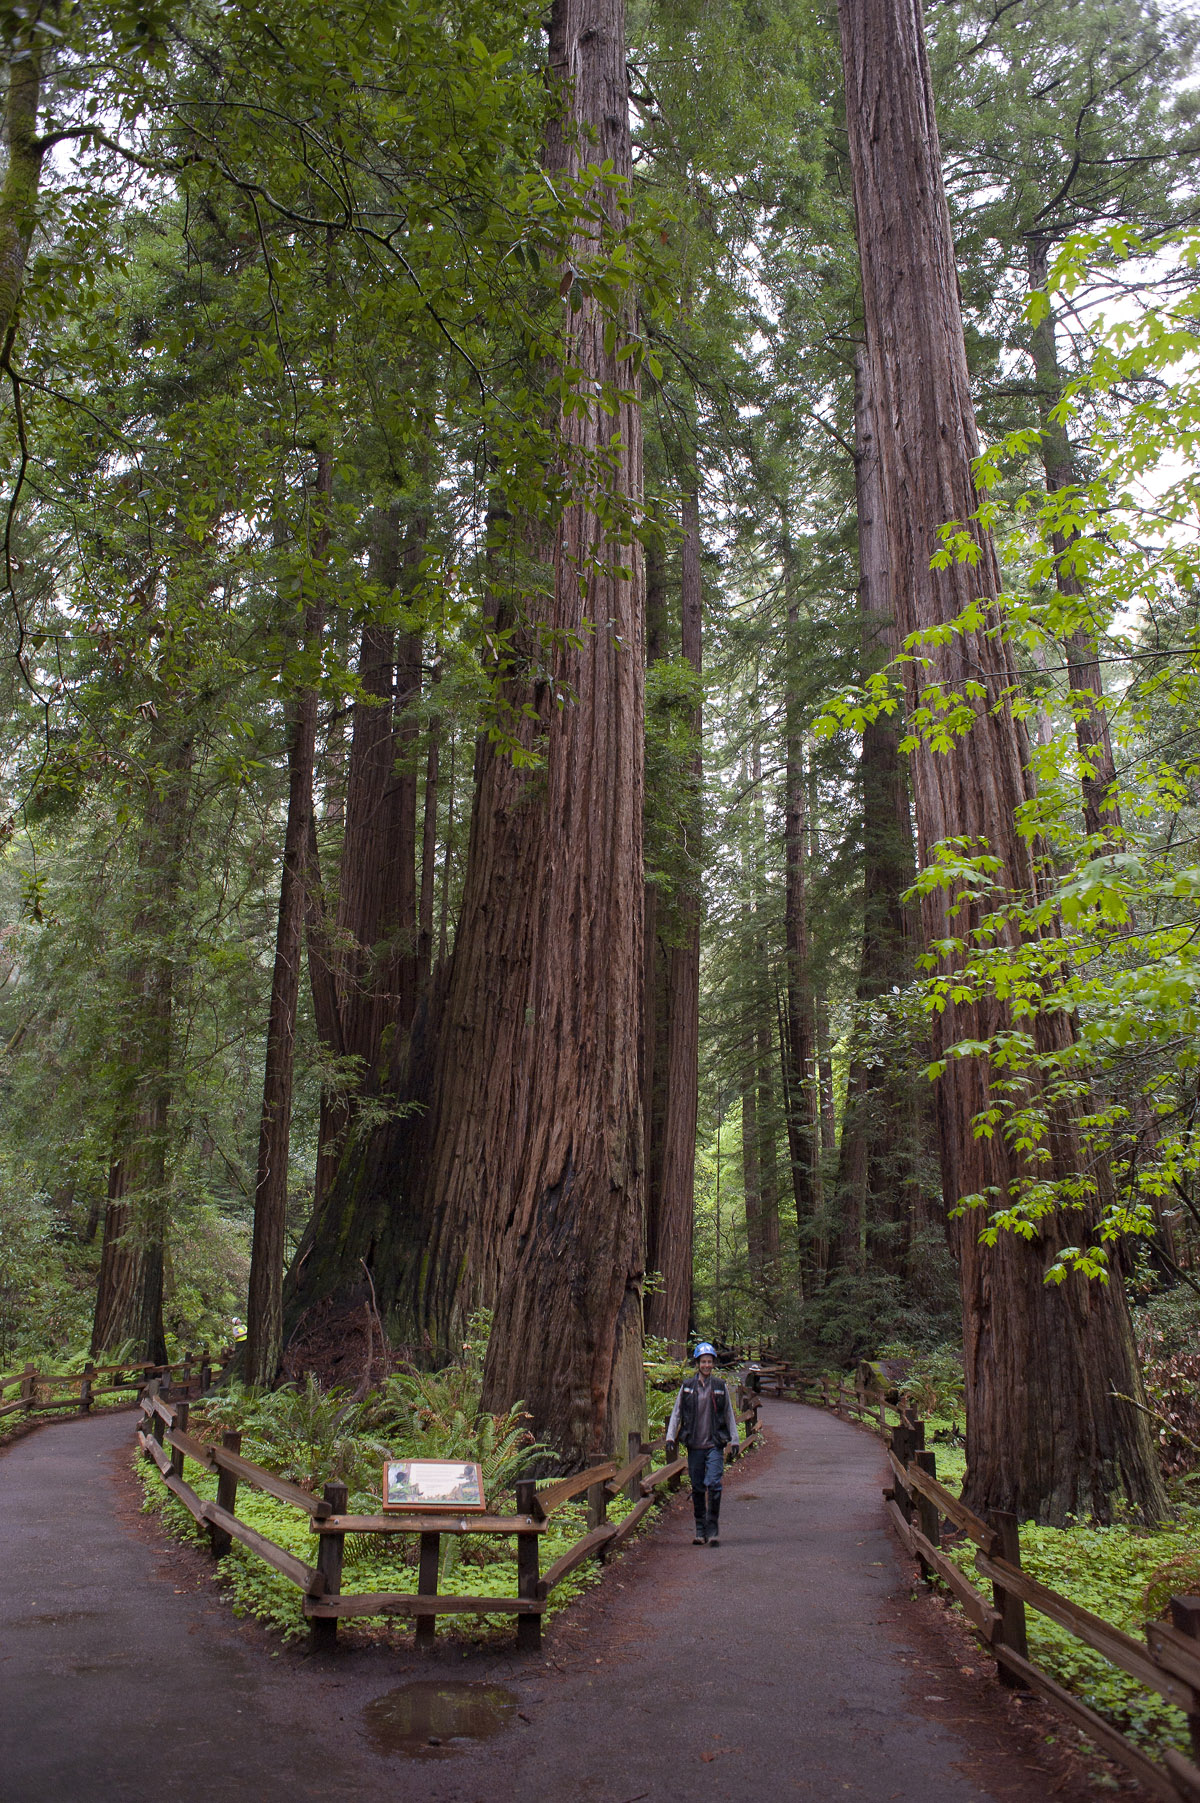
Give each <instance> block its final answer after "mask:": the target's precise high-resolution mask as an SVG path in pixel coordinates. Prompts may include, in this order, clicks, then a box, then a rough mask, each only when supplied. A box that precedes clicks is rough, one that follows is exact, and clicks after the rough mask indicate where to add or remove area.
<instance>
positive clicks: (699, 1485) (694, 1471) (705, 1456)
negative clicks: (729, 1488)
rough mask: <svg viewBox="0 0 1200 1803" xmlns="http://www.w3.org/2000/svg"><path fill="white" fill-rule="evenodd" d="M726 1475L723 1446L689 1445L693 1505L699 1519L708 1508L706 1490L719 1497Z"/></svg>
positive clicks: (689, 1473)
mask: <svg viewBox="0 0 1200 1803" xmlns="http://www.w3.org/2000/svg"><path fill="white" fill-rule="evenodd" d="M724 1475H725V1454H724V1452H723V1451H722V1449H721V1447H719V1446H689V1447H688V1476H689V1478H690V1479H691V1480H692V1507H693V1508H694V1510H695V1511H696V1518H697V1520H700V1519H702V1518H703V1517H704V1515H705V1514H706V1513H707V1510H708V1505H707V1503H706V1501H705V1496H704V1492H705V1491H706V1490H708V1491H709V1492H710V1493H711V1494H712V1495H713V1496H714V1497H719V1496H720V1494H721V1479H722V1478H723V1477H724Z"/></svg>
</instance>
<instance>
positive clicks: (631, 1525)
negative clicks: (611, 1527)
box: [604, 1496, 658, 1558]
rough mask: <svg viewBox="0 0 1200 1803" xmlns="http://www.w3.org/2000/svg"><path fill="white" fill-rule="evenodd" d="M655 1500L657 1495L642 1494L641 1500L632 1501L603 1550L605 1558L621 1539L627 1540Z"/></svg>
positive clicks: (612, 1551)
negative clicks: (632, 1503)
mask: <svg viewBox="0 0 1200 1803" xmlns="http://www.w3.org/2000/svg"><path fill="white" fill-rule="evenodd" d="M657 1500H658V1499H657V1497H654V1496H643V1498H642V1500H641V1502H639V1503H634V1505H633V1507H632V1509H630V1511H629V1513H628V1515H627V1516H626V1517H625V1519H624V1521H621V1522H618V1523H617V1527H616V1530H615V1532H614V1534H613V1537H612V1539H611V1540H610V1541H609V1543H608V1545H607V1547H606V1548H605V1550H604V1556H605V1558H607V1557H608V1555H609V1553H615V1552H616V1550H617V1548H618V1547H619V1546H620V1544H621V1542H622V1541H623V1540H628V1538H629V1536H630V1535H631V1534H632V1533H633V1530H634V1529H635V1528H636V1527H637V1525H638V1523H639V1522H640V1521H642V1520H644V1519H645V1517H646V1516H647V1515H648V1514H649V1512H650V1510H651V1509H652V1508H653V1507H654V1505H655V1503H656V1502H657Z"/></svg>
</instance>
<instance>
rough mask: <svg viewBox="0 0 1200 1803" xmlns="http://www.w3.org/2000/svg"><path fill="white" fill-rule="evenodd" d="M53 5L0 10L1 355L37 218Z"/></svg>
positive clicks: (8, 336)
mask: <svg viewBox="0 0 1200 1803" xmlns="http://www.w3.org/2000/svg"><path fill="white" fill-rule="evenodd" d="M56 10H57V9H55V8H41V7H36V6H34V7H30V8H28V9H25V8H22V9H20V10H18V9H17V8H16V7H14V8H12V10H11V11H10V12H9V13H8V14H7V16H6V29H5V32H4V37H5V52H6V58H7V62H8V92H7V94H6V95H5V99H4V145H5V149H6V151H7V162H6V164H5V169H4V182H3V186H0V352H2V353H3V355H4V357H5V358H7V356H8V351H9V345H10V342H11V338H12V334H13V332H14V331H15V330H16V323H17V307H18V305H19V303H20V299H21V292H22V290H23V288H24V286H25V266H26V263H27V262H28V260H29V246H30V244H31V243H32V242H33V234H34V230H35V228H36V226H37V221H38V188H39V186H40V183H41V179H42V163H43V161H44V159H45V155H46V145H45V143H44V141H43V140H42V139H41V138H40V137H39V136H38V129H37V126H38V108H39V106H40V105H41V98H42V65H43V60H44V58H45V54H46V50H47V47H48V45H49V44H50V42H51V38H50V36H49V34H48V32H47V31H46V29H45V27H46V26H47V25H49V24H50V18H49V17H47V14H52V13H53V12H55V11H56Z"/></svg>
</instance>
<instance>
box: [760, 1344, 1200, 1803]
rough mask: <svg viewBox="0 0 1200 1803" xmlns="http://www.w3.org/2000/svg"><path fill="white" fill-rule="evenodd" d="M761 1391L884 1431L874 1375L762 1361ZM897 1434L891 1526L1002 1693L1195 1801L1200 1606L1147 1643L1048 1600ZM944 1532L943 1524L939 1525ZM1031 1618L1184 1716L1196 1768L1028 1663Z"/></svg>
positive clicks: (904, 1426) (1013, 1528) (1002, 1522)
mask: <svg viewBox="0 0 1200 1803" xmlns="http://www.w3.org/2000/svg"><path fill="white" fill-rule="evenodd" d="M757 1375H758V1376H759V1377H760V1379H761V1384H760V1388H761V1390H763V1391H767V1392H768V1393H770V1394H774V1395H776V1396H780V1397H782V1398H783V1399H784V1400H785V1401H809V1402H814V1403H821V1404H823V1405H824V1406H825V1407H827V1408H830V1409H833V1410H834V1411H837V1412H843V1413H847V1414H852V1415H857V1416H858V1417H859V1419H860V1420H861V1421H862V1422H863V1423H864V1424H865V1425H868V1426H871V1427H873V1428H875V1431H876V1432H878V1431H880V1429H879V1423H880V1422H882V1421H883V1420H884V1416H883V1414H882V1412H881V1411H882V1409H883V1406H884V1392H883V1390H882V1387H881V1386H880V1385H879V1384H878V1383H877V1382H873V1381H872V1378H871V1367H870V1366H862V1365H860V1367H859V1371H858V1376H857V1379H856V1381H855V1383H854V1385H852V1386H851V1385H849V1384H847V1383H845V1382H844V1381H834V1380H832V1379H829V1378H816V1377H813V1376H811V1375H809V1376H806V1375H805V1374H804V1373H802V1372H799V1371H797V1370H796V1369H795V1368H794V1367H792V1366H788V1365H785V1364H784V1363H783V1362H782V1361H774V1362H767V1361H764V1362H763V1368H762V1370H761V1372H760V1373H758V1374H757ZM897 1412H898V1413H900V1415H901V1419H900V1421H899V1423H898V1424H897V1425H895V1426H894V1427H891V1428H887V1427H886V1426H885V1427H884V1429H883V1433H884V1438H885V1439H886V1441H887V1456H888V1463H889V1465H890V1466H891V1472H892V1482H891V1484H890V1485H888V1487H887V1488H886V1489H885V1490H884V1493H883V1495H884V1505H885V1507H886V1509H887V1513H888V1518H889V1520H890V1521H891V1523H892V1525H893V1527H894V1528H895V1530H896V1532H897V1534H898V1535H899V1538H900V1542H901V1544H902V1545H903V1547H904V1548H905V1550H906V1552H908V1553H909V1554H910V1555H911V1556H912V1557H913V1558H915V1559H916V1560H917V1562H918V1564H919V1566H920V1568H921V1574H922V1577H923V1578H925V1579H926V1580H927V1581H928V1580H930V1579H933V1578H940V1579H941V1581H942V1582H943V1583H944V1584H945V1585H946V1586H947V1588H948V1589H949V1590H950V1592H951V1593H952V1595H953V1596H954V1597H955V1598H956V1599H957V1601H958V1602H959V1603H960V1604H961V1605H962V1608H963V1612H964V1614H965V1615H966V1616H967V1619H968V1620H969V1621H970V1622H971V1624H972V1626H973V1627H974V1628H975V1630H976V1632H977V1633H978V1634H979V1635H980V1637H981V1638H982V1640H983V1641H984V1642H985V1644H986V1645H987V1646H988V1648H989V1649H990V1651H991V1653H992V1655H993V1657H994V1658H995V1660H996V1675H997V1677H998V1678H999V1680H1000V1682H1001V1683H1002V1684H1005V1685H1008V1686H1010V1687H1015V1688H1021V1689H1029V1690H1033V1691H1036V1692H1037V1693H1038V1694H1039V1695H1040V1696H1042V1697H1043V1698H1044V1699H1045V1700H1046V1701H1047V1702H1048V1703H1051V1704H1052V1705H1053V1706H1054V1707H1055V1708H1056V1709H1058V1710H1059V1712H1060V1713H1061V1714H1063V1715H1065V1716H1066V1717H1067V1718H1068V1719H1069V1720H1070V1721H1071V1722H1073V1723H1074V1724H1075V1726H1076V1727H1078V1728H1081V1729H1082V1730H1083V1732H1084V1733H1085V1734H1087V1735H1088V1736H1089V1737H1090V1738H1091V1739H1092V1740H1093V1741H1094V1742H1095V1743H1096V1745H1097V1746H1099V1747H1102V1748H1103V1749H1104V1751H1105V1752H1106V1753H1107V1754H1108V1755H1109V1756H1110V1758H1112V1759H1115V1760H1116V1761H1117V1762H1118V1763H1119V1764H1121V1765H1123V1766H1124V1767H1125V1768H1126V1770H1127V1771H1129V1772H1131V1773H1132V1774H1133V1776H1134V1777H1135V1778H1136V1779H1137V1780H1138V1781H1139V1783H1141V1784H1143V1785H1144V1786H1145V1787H1146V1789H1147V1791H1149V1792H1150V1794H1151V1795H1152V1796H1155V1797H1161V1798H1162V1799H1164V1803H1200V1763H1194V1762H1200V1597H1184V1596H1175V1597H1172V1598H1171V1613H1172V1622H1171V1623H1170V1624H1169V1625H1168V1624H1167V1623H1165V1622H1147V1623H1146V1624H1145V1640H1144V1642H1143V1641H1140V1640H1136V1639H1135V1638H1134V1637H1133V1635H1131V1634H1127V1633H1126V1632H1125V1631H1124V1629H1122V1628H1118V1627H1115V1626H1114V1625H1113V1624H1112V1623H1111V1622H1107V1621H1105V1620H1103V1618H1102V1617H1100V1616H1098V1615H1093V1614H1092V1613H1091V1611H1090V1610H1088V1609H1084V1608H1082V1607H1081V1606H1080V1604H1078V1603H1076V1602H1073V1601H1072V1600H1071V1598H1070V1597H1067V1596H1063V1595H1062V1594H1061V1593H1060V1592H1059V1591H1057V1590H1052V1589H1051V1588H1050V1586H1049V1585H1047V1584H1043V1583H1041V1582H1040V1580H1039V1579H1037V1578H1034V1577H1032V1576H1031V1575H1030V1573H1028V1572H1027V1571H1025V1570H1023V1569H1022V1566H1021V1537H1020V1527H1019V1524H1018V1522H1017V1518H1016V1516H1015V1515H1011V1514H1008V1513H1006V1512H1005V1511H1003V1510H1000V1509H992V1510H989V1511H988V1515H987V1519H986V1520H984V1519H982V1518H981V1517H980V1516H978V1515H976V1514H975V1513H974V1512H973V1511H972V1510H971V1509H969V1508H968V1507H967V1505H966V1504H965V1503H964V1502H963V1501H962V1500H961V1498H960V1497H957V1496H955V1495H954V1494H953V1492H952V1491H950V1490H948V1489H947V1488H946V1486H945V1485H944V1484H943V1483H941V1482H940V1481H939V1479H938V1476H937V1464H936V1457H935V1454H934V1453H933V1452H932V1451H929V1450H927V1449H926V1447H925V1425H924V1423H923V1422H922V1421H920V1420H919V1419H916V1418H914V1417H911V1416H909V1415H906V1414H904V1413H903V1411H897ZM943 1524H947V1525H946V1526H944V1525H943ZM951 1534H964V1535H966V1536H967V1537H968V1538H969V1539H970V1540H971V1541H972V1542H973V1543H974V1546H975V1568H976V1571H977V1572H978V1574H979V1575H980V1577H981V1578H982V1579H983V1580H984V1581H985V1583H988V1584H989V1585H990V1587H991V1595H990V1596H988V1595H986V1594H985V1593H984V1591H983V1590H981V1589H979V1588H978V1586H977V1585H975V1584H973V1583H972V1582H971V1580H970V1578H969V1577H968V1576H967V1575H966V1573H965V1572H964V1571H962V1570H961V1569H960V1567H959V1566H958V1565H957V1564H956V1563H955V1561H954V1560H953V1559H950V1558H949V1557H947V1555H946V1553H945V1551H944V1550H943V1548H944V1546H945V1544H946V1542H947V1539H948V1538H949V1536H950V1535H951ZM1027 1609H1034V1610H1036V1611H1037V1612H1038V1613H1039V1614H1041V1615H1044V1616H1046V1617H1047V1619H1048V1620H1050V1621H1053V1622H1055V1623H1057V1625H1058V1626H1059V1627H1060V1628H1063V1629H1065V1630H1066V1632H1067V1633H1069V1634H1071V1635H1073V1636H1074V1637H1075V1638H1076V1639H1077V1640H1080V1641H1082V1642H1083V1644H1084V1645H1085V1646H1088V1647H1091V1648H1092V1650H1093V1651H1094V1652H1097V1653H1099V1654H1100V1655H1101V1656H1102V1657H1103V1658H1105V1659H1107V1660H1108V1662H1109V1664H1110V1665H1115V1666H1116V1667H1117V1668H1118V1669H1119V1670H1120V1671H1123V1672H1125V1673H1127V1674H1128V1675H1129V1676H1130V1677H1131V1678H1134V1679H1136V1681H1137V1682H1138V1683H1139V1684H1142V1685H1144V1686H1145V1687H1146V1688H1147V1689H1148V1690H1156V1691H1157V1692H1158V1693H1159V1695H1160V1696H1162V1697H1164V1698H1165V1699H1166V1700H1167V1702H1169V1703H1173V1704H1174V1705H1175V1706H1176V1707H1177V1708H1178V1709H1181V1710H1182V1711H1183V1713H1184V1714H1185V1715H1186V1716H1187V1719H1188V1727H1189V1731H1190V1734H1191V1740H1192V1759H1191V1760H1188V1759H1185V1758H1184V1757H1183V1755H1182V1754H1181V1753H1179V1752H1177V1751H1176V1749H1175V1748H1174V1747H1169V1746H1168V1747H1164V1748H1162V1749H1161V1759H1162V1763H1161V1764H1159V1763H1158V1761H1157V1760H1155V1759H1152V1758H1151V1757H1150V1756H1149V1755H1148V1754H1146V1753H1144V1752H1143V1751H1142V1750H1141V1748H1140V1747H1135V1746H1134V1745H1133V1743H1132V1741H1130V1740H1129V1739H1127V1738H1126V1736H1125V1735H1124V1734H1122V1733H1121V1732H1120V1731H1119V1729H1117V1728H1116V1727H1114V1726H1113V1724H1112V1723H1111V1722H1109V1721H1106V1720H1105V1718H1104V1717H1103V1716H1102V1715H1100V1714H1098V1713H1097V1711H1096V1710H1094V1709H1092V1708H1091V1707H1090V1706H1089V1705H1088V1704H1087V1703H1085V1702H1083V1700H1082V1699H1081V1698H1080V1697H1077V1696H1075V1695H1074V1693H1073V1692H1071V1691H1069V1690H1067V1689H1065V1688H1064V1687H1063V1685H1061V1684H1059V1683H1058V1682H1057V1680H1056V1679H1054V1678H1052V1677H1051V1676H1050V1674H1049V1673H1048V1672H1045V1671H1043V1670H1042V1669H1041V1667H1040V1666H1039V1665H1037V1664H1035V1663H1034V1661H1033V1660H1032V1659H1030V1657H1029V1646H1028V1640H1027V1619H1026V1610H1027Z"/></svg>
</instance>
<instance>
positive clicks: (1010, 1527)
mask: <svg viewBox="0 0 1200 1803" xmlns="http://www.w3.org/2000/svg"><path fill="white" fill-rule="evenodd" d="M987 1520H988V1526H989V1527H990V1528H993V1529H994V1530H995V1533H996V1539H997V1541H998V1542H999V1544H998V1546H997V1547H996V1548H995V1552H996V1554H997V1555H998V1556H999V1557H1000V1558H1001V1559H1004V1560H1006V1561H1007V1563H1008V1564H1009V1565H1016V1566H1020V1563H1021V1534H1020V1529H1019V1527H1018V1524H1017V1518H1016V1516H1015V1515H1012V1514H1010V1513H1009V1511H1008V1510H1007V1509H989V1510H988V1515H987ZM992 1602H993V1603H994V1605H995V1607H996V1609H997V1611H998V1612H999V1615H1000V1621H999V1623H998V1625H997V1627H996V1632H995V1636H994V1639H995V1640H996V1641H998V1642H999V1644H1000V1645H1001V1646H1006V1647H1007V1648H1008V1649H1009V1651H1010V1652H1013V1653H1019V1654H1020V1656H1021V1658H1022V1659H1028V1657H1029V1641H1028V1639H1027V1637H1026V1633H1025V1605H1024V1603H1023V1602H1022V1601H1021V1599H1020V1597H1019V1596H1013V1594H1012V1592H1011V1591H1009V1590H1005V1588H1004V1586H1003V1585H1002V1584H993V1585H992ZM996 1675H997V1677H998V1678H999V1680H1000V1682H1001V1684H1003V1685H1004V1686H1005V1687H1006V1688H1007V1689H1009V1690H1027V1689H1028V1685H1027V1684H1026V1683H1025V1680H1024V1679H1023V1678H1018V1677H1017V1676H1016V1674H1015V1673H1014V1672H1010V1671H1009V1670H1008V1669H1007V1667H1006V1666H1003V1665H1000V1664H997V1667H996Z"/></svg>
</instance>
